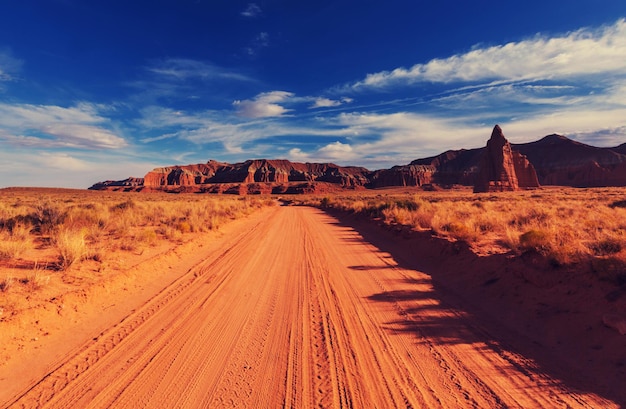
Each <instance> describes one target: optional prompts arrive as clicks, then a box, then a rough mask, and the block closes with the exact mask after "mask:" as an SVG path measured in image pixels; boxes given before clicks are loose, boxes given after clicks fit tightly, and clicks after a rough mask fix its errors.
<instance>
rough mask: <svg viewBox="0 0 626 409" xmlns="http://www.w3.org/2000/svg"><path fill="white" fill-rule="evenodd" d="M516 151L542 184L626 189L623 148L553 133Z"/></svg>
mask: <svg viewBox="0 0 626 409" xmlns="http://www.w3.org/2000/svg"><path fill="white" fill-rule="evenodd" d="M513 148H514V149H516V150H518V151H519V152H521V153H522V154H524V155H526V157H527V158H528V159H529V160H530V162H531V163H532V164H533V166H534V167H535V169H536V170H537V176H538V178H539V182H541V184H542V185H557V186H573V187H604V186H626V155H624V154H623V153H620V152H621V151H622V150H624V145H620V146H618V147H616V148H598V147H595V146H590V145H586V144H584V143H581V142H577V141H573V140H571V139H569V138H567V137H565V136H563V135H557V134H553V135H548V136H546V137H544V138H542V139H540V140H538V141H535V142H530V143H525V144H519V145H513Z"/></svg>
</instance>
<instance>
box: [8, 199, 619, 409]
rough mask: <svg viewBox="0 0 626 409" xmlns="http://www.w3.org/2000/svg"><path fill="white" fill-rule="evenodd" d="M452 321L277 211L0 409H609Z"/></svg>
mask: <svg viewBox="0 0 626 409" xmlns="http://www.w3.org/2000/svg"><path fill="white" fill-rule="evenodd" d="M450 305H452V304H450V303H448V302H447V301H446V295H445V294H442V291H441V290H437V291H435V290H434V288H433V285H432V283H431V279H430V277H429V276H428V275H426V274H424V273H421V272H418V271H414V270H410V269H405V268H402V267H401V266H399V265H398V264H397V263H396V261H395V260H394V259H393V258H392V257H391V256H390V255H389V254H387V253H384V252H382V251H380V250H379V249H377V248H376V247H374V246H373V245H371V244H369V243H367V242H365V241H364V240H363V238H362V237H361V236H360V235H359V234H358V233H357V232H356V231H355V230H353V229H351V228H350V227H346V226H342V225H341V224H340V223H339V222H338V221H337V220H336V219H334V218H333V217H331V216H329V215H326V214H325V213H323V212H321V211H319V210H316V209H312V208H306V207H280V208H279V207H277V208H275V209H272V210H269V211H268V212H264V213H263V217H256V216H252V217H251V218H250V219H249V220H248V221H247V222H246V223H243V224H242V225H241V227H240V228H238V230H237V231H234V232H232V234H229V235H228V237H227V238H226V239H225V240H224V243H223V245H222V249H221V250H220V252H219V253H217V254H211V255H209V256H208V257H207V259H206V260H205V261H204V262H203V263H202V264H201V265H199V266H197V267H196V268H194V269H192V270H191V271H190V272H189V273H187V274H186V275H184V276H183V277H182V278H181V279H180V280H178V281H176V282H174V283H173V284H171V285H170V286H169V287H168V288H166V289H165V290H164V291H163V292H161V293H159V294H158V295H156V296H155V297H153V298H152V299H151V300H150V301H148V302H147V303H145V304H144V305H143V306H142V307H141V308H139V309H137V310H136V311H135V312H134V313H132V314H131V315H129V316H128V317H127V318H126V319H124V320H123V321H121V322H119V323H118V324H117V325H115V326H112V327H111V328H109V329H108V330H107V331H105V332H104V333H103V334H102V335H101V336H99V337H97V338H95V339H93V340H90V341H89V342H87V343H86V344H85V345H84V346H83V348H82V349H81V350H79V352H77V353H73V354H70V355H68V356H66V357H65V358H64V360H63V361H62V362H61V364H59V365H58V367H57V368H56V369H55V370H54V371H53V372H51V373H50V374H48V375H47V376H45V377H43V379H41V380H40V381H39V382H38V383H35V384H34V385H31V386H30V387H29V388H28V389H27V390H25V391H23V392H22V393H21V394H20V395H19V396H17V397H16V398H14V400H12V401H10V402H7V403H5V404H6V405H9V406H15V407H37V406H44V407H54V408H79V407H91V408H111V407H115V408H129V407H150V408H173V407H211V408H213V407H260V408H265V407H267V408H276V407H293V408H307V407H323V408H341V407H354V408H390V407H403V408H407V407H414V408H420V407H429V408H431V407H432V408H435V407H449V408H457V407H480V408H492V407H525V408H530V407H544V408H545V407H595V408H597V407H603V408H605V407H617V405H615V404H614V403H612V402H610V401H607V400H605V399H603V398H601V397H599V396H597V395H594V394H592V393H589V392H582V391H575V390H572V389H571V388H569V387H568V386H567V385H566V384H565V383H563V382H561V381H559V380H557V379H553V378H551V377H550V376H548V375H547V374H545V373H542V372H541V370H540V369H539V368H538V366H537V365H536V364H535V363H534V362H533V361H532V360H530V359H528V358H525V357H523V356H520V355H519V354H516V353H514V352H512V351H509V350H507V349H506V348H505V347H503V345H507V340H506V339H501V338H499V337H502V335H500V334H498V333H494V332H493V331H491V332H490V331H487V330H485V329H484V328H483V327H482V326H481V323H480V322H478V321H477V318H476V317H470V316H469V315H468V314H466V313H464V312H463V311H460V310H458V309H454V308H452V307H450ZM406 328H411V330H410V331H407V330H406ZM437 330H439V331H438V332H439V333H440V335H439V336H437V337H434V336H432V334H434V333H437Z"/></svg>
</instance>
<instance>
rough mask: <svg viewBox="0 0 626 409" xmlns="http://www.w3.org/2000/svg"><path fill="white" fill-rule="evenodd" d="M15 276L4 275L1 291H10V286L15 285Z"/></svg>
mask: <svg viewBox="0 0 626 409" xmlns="http://www.w3.org/2000/svg"><path fill="white" fill-rule="evenodd" d="M13 281H14V279H13V277H12V276H10V275H6V276H4V278H3V279H2V280H0V291H2V292H3V293H5V292H7V291H9V288H11V286H12V285H13Z"/></svg>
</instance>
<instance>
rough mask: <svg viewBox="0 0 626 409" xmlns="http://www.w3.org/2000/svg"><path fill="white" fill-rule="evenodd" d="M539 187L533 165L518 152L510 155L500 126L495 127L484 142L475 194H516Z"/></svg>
mask: <svg viewBox="0 0 626 409" xmlns="http://www.w3.org/2000/svg"><path fill="white" fill-rule="evenodd" d="M536 187H539V181H538V180H537V174H536V172H535V169H534V167H533V165H532V164H531V163H530V162H529V161H528V159H527V158H526V157H525V156H524V155H522V154H521V153H519V152H516V151H513V149H512V148H511V144H510V143H509V141H507V140H506V138H505V137H504V134H503V133H502V129H501V128H500V126H498V125H496V126H495V127H494V128H493V132H492V133H491V138H490V139H489V141H487V148H486V150H485V152H484V153H483V158H482V161H481V163H480V167H479V170H478V175H477V177H476V181H475V183H474V192H475V193H483V192H503V191H515V190H519V189H520V188H536Z"/></svg>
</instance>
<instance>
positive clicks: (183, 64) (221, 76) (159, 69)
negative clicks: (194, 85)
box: [146, 58, 254, 82]
mask: <svg viewBox="0 0 626 409" xmlns="http://www.w3.org/2000/svg"><path fill="white" fill-rule="evenodd" d="M146 70H147V71H148V72H151V73H153V74H156V75H158V76H160V77H161V78H169V79H171V80H179V81H185V80H190V79H201V80H204V81H209V80H233V81H247V82H254V80H253V79H252V78H250V77H248V76H246V75H244V74H241V73H239V72H237V71H236V70H228V69H226V68H223V67H219V66H217V65H215V64H211V63H208V62H204V61H198V60H191V59H186V58H169V59H164V60H158V61H153V62H152V63H151V64H150V65H148V66H147V67H146Z"/></svg>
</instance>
